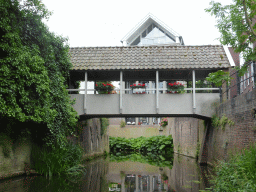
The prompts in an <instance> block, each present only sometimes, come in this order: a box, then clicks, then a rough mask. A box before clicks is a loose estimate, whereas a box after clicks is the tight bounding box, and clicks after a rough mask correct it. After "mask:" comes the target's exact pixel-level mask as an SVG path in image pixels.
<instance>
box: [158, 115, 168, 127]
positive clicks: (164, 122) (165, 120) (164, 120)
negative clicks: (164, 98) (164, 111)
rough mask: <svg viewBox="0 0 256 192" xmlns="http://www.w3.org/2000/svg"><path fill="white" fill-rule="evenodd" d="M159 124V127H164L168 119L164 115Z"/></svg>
mask: <svg viewBox="0 0 256 192" xmlns="http://www.w3.org/2000/svg"><path fill="white" fill-rule="evenodd" d="M159 124H160V126H161V127H166V126H167V125H168V119H167V118H166V117H165V118H163V119H161V122H160V123H159Z"/></svg>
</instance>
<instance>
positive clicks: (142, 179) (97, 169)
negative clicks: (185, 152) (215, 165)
mask: <svg viewBox="0 0 256 192" xmlns="http://www.w3.org/2000/svg"><path fill="white" fill-rule="evenodd" d="M85 168H86V172H85V174H84V175H83V177H81V178H79V179H77V178H76V179H67V178H59V177H53V178H51V179H47V178H45V177H43V176H26V177H25V176H24V177H17V178H12V179H9V180H3V181H0V191H1V192H2V191H3V192H13V191H19V192H23V191H24V192H25V191H33V192H41V191H42V192H43V191H47V192H48V191H49V192H50V191H52V192H57V191H61V192H65V191H67V192H70V191H86V192H105V191H121V192H146V191H147V192H156V191H159V192H160V191H168V192H174V191H175V192H198V191H199V190H205V189H207V188H208V187H210V184H209V181H208V180H207V175H209V174H210V173H209V169H207V167H206V166H198V164H197V162H196V160H195V159H194V158H190V157H186V156H182V155H177V154H174V156H173V158H172V159H169V160H167V159H164V158H163V160H162V161H161V162H159V161H158V162H154V160H152V159H151V160H150V159H147V158H145V157H143V156H140V155H130V156H118V157H117V156H113V155H111V156H110V157H108V158H106V159H103V158H100V159H96V160H94V161H91V162H89V163H86V164H85Z"/></svg>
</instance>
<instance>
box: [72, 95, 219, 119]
mask: <svg viewBox="0 0 256 192" xmlns="http://www.w3.org/2000/svg"><path fill="white" fill-rule="evenodd" d="M195 95H196V97H195V98H196V99H195V102H196V109H193V94H192V93H185V94H159V109H158V110H157V108H156V94H123V95H122V103H123V106H122V110H121V113H120V102H119V101H120V94H88V95H87V96H86V113H85V112H84V95H83V94H71V95H70V96H71V99H74V98H76V103H75V104H74V105H73V107H74V109H75V110H76V111H77V112H78V115H88V116H104V115H106V116H126V115H127V116H134V115H140V116H159V115H162V116H193V115H195V116H202V117H206V118H209V117H211V116H212V115H213V114H214V108H213V106H212V104H213V103H214V102H218V101H219V93H196V94H195Z"/></svg>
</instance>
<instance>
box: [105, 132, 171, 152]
mask: <svg viewBox="0 0 256 192" xmlns="http://www.w3.org/2000/svg"><path fill="white" fill-rule="evenodd" d="M109 147H110V151H111V152H114V153H116V152H121V151H125V152H127V153H129V152H138V151H140V152H142V153H144V154H145V153H161V154H171V153H173V139H172V136H171V135H169V136H164V135H158V136H152V137H138V138H131V139H126V138H121V137H109Z"/></svg>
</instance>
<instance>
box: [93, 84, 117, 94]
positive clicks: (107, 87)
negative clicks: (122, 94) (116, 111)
mask: <svg viewBox="0 0 256 192" xmlns="http://www.w3.org/2000/svg"><path fill="white" fill-rule="evenodd" d="M95 89H96V91H98V93H99V94H111V93H112V91H113V89H114V86H113V85H112V84H111V83H104V82H98V83H97V84H96V86H95Z"/></svg>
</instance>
